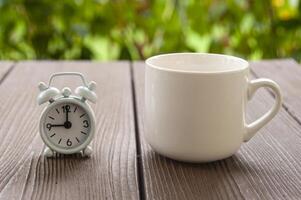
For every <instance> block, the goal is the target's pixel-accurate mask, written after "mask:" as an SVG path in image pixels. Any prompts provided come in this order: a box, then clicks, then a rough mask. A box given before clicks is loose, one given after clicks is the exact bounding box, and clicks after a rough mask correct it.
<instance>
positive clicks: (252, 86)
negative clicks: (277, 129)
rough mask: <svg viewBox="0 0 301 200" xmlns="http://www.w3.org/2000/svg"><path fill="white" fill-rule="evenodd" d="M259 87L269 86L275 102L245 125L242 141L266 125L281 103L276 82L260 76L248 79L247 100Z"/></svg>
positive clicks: (248, 138)
mask: <svg viewBox="0 0 301 200" xmlns="http://www.w3.org/2000/svg"><path fill="white" fill-rule="evenodd" d="M261 87H267V88H270V89H271V90H272V91H273V93H274V94H275V104H274V106H273V107H272V108H271V109H270V110H269V111H268V112H267V113H265V114H264V115H263V116H261V117H260V118H259V119H257V120H255V121H254V122H252V123H251V124H247V125H246V127H245V128H246V133H245V135H244V142H247V141H249V140H250V139H251V138H252V137H253V136H254V135H255V133H256V132H257V131H258V130H259V129H261V128H262V127H263V126H264V125H266V124H267V123H268V122H269V121H271V119H273V117H274V116H275V115H276V114H277V113H278V111H279V109H280V108H281V104H282V95H281V92H280V87H279V85H278V84H277V83H275V82H274V81H272V80H270V79H266V78H260V79H256V80H251V81H249V86H248V100H250V99H251V98H252V96H253V94H254V93H255V92H256V91H257V90H258V89H259V88H261Z"/></svg>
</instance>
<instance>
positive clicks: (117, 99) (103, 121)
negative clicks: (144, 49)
mask: <svg viewBox="0 0 301 200" xmlns="http://www.w3.org/2000/svg"><path fill="white" fill-rule="evenodd" d="M58 71H79V72H82V73H83V74H85V75H86V76H87V78H88V80H95V81H96V82H97V84H98V86H97V90H96V92H97V94H98V97H99V100H98V102H97V104H96V105H92V106H93V108H94V110H95V116H96V122H97V124H96V133H95V138H94V140H93V141H92V145H93V155H92V157H91V158H89V159H84V158H81V157H79V156H62V157H58V158H57V159H46V158H44V157H43V156H42V155H41V154H42V151H43V148H44V144H43V143H42V140H41V138H40V135H39V133H38V119H39V115H40V113H41V110H42V109H43V107H44V106H45V105H43V106H38V105H37V102H36V96H37V95H38V89H37V84H38V82H39V81H48V79H49V76H50V74H51V73H54V72H58ZM54 84H55V85H56V86H58V87H59V88H61V87H63V86H68V85H69V86H73V85H76V86H78V85H80V81H79V80H77V79H74V78H72V77H70V78H67V79H64V80H63V79H57V80H56V81H55V82H54ZM0 93H1V98H2V104H3V107H1V111H0V113H1V116H0V138H1V140H0V199H21V198H22V199H137V198H138V197H139V191H138V183H137V173H136V143H135V130H134V116H133V102H132V91H131V76H130V66H129V63H128V62H116V63H113V62H111V63H97V62H22V63H19V64H18V65H17V66H15V68H14V70H13V71H12V72H11V74H10V75H9V76H8V77H7V79H6V80H5V81H4V82H3V83H2V84H1V85H0Z"/></svg>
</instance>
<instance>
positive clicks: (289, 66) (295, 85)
mask: <svg viewBox="0 0 301 200" xmlns="http://www.w3.org/2000/svg"><path fill="white" fill-rule="evenodd" d="M251 68H252V70H253V72H254V74H255V75H256V76H257V77H266V78H270V79H273V80H275V81H276V82H277V83H278V84H279V85H280V87H281V90H282V94H283V99H284V107H285V108H286V109H287V111H288V112H289V113H290V114H291V115H292V116H293V117H295V118H296V119H297V120H298V121H299V123H300V124H301V66H300V65H299V64H298V63H297V62H296V61H295V60H293V59H283V60H280V59H279V60H266V61H257V62H251Z"/></svg>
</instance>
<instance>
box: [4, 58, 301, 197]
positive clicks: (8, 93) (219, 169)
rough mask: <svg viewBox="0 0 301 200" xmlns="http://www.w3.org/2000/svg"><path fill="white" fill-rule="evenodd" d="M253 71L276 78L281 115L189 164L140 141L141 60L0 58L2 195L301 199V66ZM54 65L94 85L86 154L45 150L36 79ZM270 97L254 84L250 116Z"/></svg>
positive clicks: (260, 65)
mask: <svg viewBox="0 0 301 200" xmlns="http://www.w3.org/2000/svg"><path fill="white" fill-rule="evenodd" d="M251 67H252V74H251V76H252V78H256V77H268V78H271V79H274V80H275V81H277V82H278V83H279V84H280V86H281V88H282V92H283V95H284V104H283V108H282V109H281V111H280V113H279V114H278V115H277V117H276V118H275V119H273V121H272V122H271V123H270V124H269V125H267V126H266V127H265V128H263V129H262V130H261V131H259V133H258V134H257V135H256V136H255V137H254V138H253V139H252V140H251V141H249V142H248V143H245V144H243V145H242V147H241V149H240V150H239V151H238V152H237V153H236V154H235V155H234V156H232V157H231V158H228V159H226V160H222V161H218V162H212V163H206V164H188V163H181V162H177V161H173V160H171V159H168V158H164V157H162V156H160V155H158V154H156V153H154V152H153V151H152V150H151V148H150V147H149V145H148V144H147V143H146V142H145V140H144V137H143V133H144V131H145V130H144V118H143V112H144V64H143V62H134V63H130V62H126V61H125V62H109V63H99V62H46V61H41V62H35V61H32V62H18V63H15V62H0V94H1V98H0V113H1V115H0V138H1V139H0V200H1V199H301V123H300V122H301V103H300V102H301V67H300V66H299V64H297V63H296V62H295V61H294V60H291V59H286V60H269V61H257V62H252V63H251ZM56 71H80V72H82V73H84V74H85V75H86V76H87V77H88V79H89V80H95V81H96V82H97V83H98V87H97V93H98V96H99V100H98V102H97V104H96V105H93V108H94V109H95V114H96V121H97V129H96V137H95V139H94V140H93V149H94V154H93V156H92V158H90V159H82V158H80V157H77V156H61V157H58V158H56V159H45V158H43V157H42V155H41V153H42V151H43V148H44V144H43V143H42V140H41V139H40V136H39V134H38V127H37V125H38V118H39V115H40V113H41V110H42V108H43V106H38V105H37V104H36V96H37V94H38V90H37V83H38V82H39V81H47V80H48V77H49V75H50V74H51V73H53V72H56ZM54 84H56V85H57V86H58V87H62V86H64V85H70V86H72V85H79V84H80V82H79V81H78V80H75V81H74V80H73V79H71V78H70V79H69V78H68V79H67V80H64V81H63V80H62V79H59V80H57V81H56V82H55V83H54ZM273 101H274V97H273V95H272V94H271V93H270V92H269V91H267V90H265V89H262V90H259V91H258V92H257V94H256V95H255V96H254V98H253V100H252V101H251V102H250V103H249V105H248V116H247V119H248V121H252V120H253V119H256V118H257V117H259V116H260V115H261V114H263V113H264V112H265V111H266V110H267V109H268V108H269V107H270V106H271V105H272V104H273Z"/></svg>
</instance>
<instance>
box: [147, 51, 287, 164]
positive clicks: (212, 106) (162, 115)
mask: <svg viewBox="0 0 301 200" xmlns="http://www.w3.org/2000/svg"><path fill="white" fill-rule="evenodd" d="M145 70H146V71H145V79H146V80H145V81H146V82H145V84H146V85H145V117H146V131H145V132H146V134H145V138H146V140H147V142H148V143H149V144H150V145H151V146H152V148H153V149H154V150H155V151H156V152H158V153H160V154H162V155H164V156H167V157H170V158H172V159H176V160H181V161H188V162H208V161H214V160H219V159H223V158H226V157H229V156H231V155H233V154H234V153H235V152H236V151H237V150H238V148H239V147H240V145H241V144H242V143H243V142H246V141H248V140H249V139H250V138H251V137H252V136H253V135H254V134H255V133H256V132H257V131H258V130H259V129H260V128H262V127H263V126H264V125H265V124H267V123H268V122H269V121H270V120H271V119H272V118H273V117H274V116H275V115H276V114H277V112H278V111H279V109H280V107H281V102H282V97H281V93H280V89H279V86H278V85H277V84H276V83H275V82H274V81H272V80H269V79H265V78H260V79H256V80H249V78H248V75H249V65H248V62H247V61H245V60H243V59H240V58H237V57H233V56H227V55H219V54H206V53H174V54H165V55H158V56H154V57H151V58H149V59H147V60H146V69H145ZM261 87H267V88H270V89H271V90H272V91H273V92H274V94H275V97H276V98H275V99H276V101H275V104H274V106H273V107H272V108H271V109H270V110H269V111H268V112H267V113H266V114H264V115H263V116H262V117H260V118H259V119H257V120H256V121H254V122H253V123H251V124H246V121H245V114H246V103H247V101H248V100H249V99H250V98H251V97H252V95H253V94H254V93H255V91H256V90H257V89H258V88H261Z"/></svg>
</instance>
